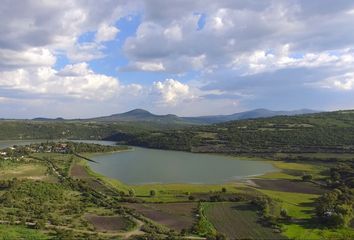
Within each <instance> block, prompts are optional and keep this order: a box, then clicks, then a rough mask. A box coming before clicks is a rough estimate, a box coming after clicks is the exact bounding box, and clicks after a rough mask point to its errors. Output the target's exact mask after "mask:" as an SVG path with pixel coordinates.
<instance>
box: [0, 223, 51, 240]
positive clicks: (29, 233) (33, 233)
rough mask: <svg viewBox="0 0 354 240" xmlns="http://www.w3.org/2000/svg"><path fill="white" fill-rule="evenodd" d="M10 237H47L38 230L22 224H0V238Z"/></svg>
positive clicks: (31, 239)
mask: <svg viewBox="0 0 354 240" xmlns="http://www.w3.org/2000/svg"><path fill="white" fill-rule="evenodd" d="M11 239H26V240H46V239H49V237H48V236H46V235H45V234H43V233H42V232H40V231H38V230H34V229H28V228H26V227H23V226H11V225H0V240H11Z"/></svg>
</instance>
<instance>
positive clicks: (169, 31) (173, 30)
mask: <svg viewBox="0 0 354 240" xmlns="http://www.w3.org/2000/svg"><path fill="white" fill-rule="evenodd" d="M163 34H164V36H165V37H166V38H167V39H169V40H172V41H180V40H182V38H183V33H182V30H181V28H180V26H178V25H174V26H171V27H168V28H166V29H165V30H164V31H163Z"/></svg>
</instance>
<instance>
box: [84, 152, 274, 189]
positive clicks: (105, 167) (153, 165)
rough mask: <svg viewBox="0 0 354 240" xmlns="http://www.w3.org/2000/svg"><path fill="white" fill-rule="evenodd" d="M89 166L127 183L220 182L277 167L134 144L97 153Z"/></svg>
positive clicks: (268, 170) (258, 162)
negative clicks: (114, 151) (130, 148)
mask: <svg viewBox="0 0 354 240" xmlns="http://www.w3.org/2000/svg"><path fill="white" fill-rule="evenodd" d="M91 158H92V159H93V160H95V161H96V162H97V163H94V162H89V165H90V167H91V168H92V169H93V170H94V171H96V172H98V173H100V174H102V175H104V176H107V177H110V178H115V179H118V180H119V181H122V182H123V183H126V184H132V185H135V184H152V183H196V184H197V183H198V184H219V183H225V182H231V181H234V180H237V179H241V178H245V177H249V176H255V175H261V174H264V173H267V172H272V171H276V170H277V169H276V168H274V167H273V166H272V165H271V164H269V163H267V162H263V161H247V160H238V159H237V158H235V157H228V156H222V155H215V154H200V153H199V154H198V153H188V152H179V151H166V150H156V149H147V148H140V147H134V148H133V149H132V150H131V151H124V152H116V153H105V154H97V155H93V156H92V157H91Z"/></svg>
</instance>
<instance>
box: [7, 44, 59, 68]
mask: <svg viewBox="0 0 354 240" xmlns="http://www.w3.org/2000/svg"><path fill="white" fill-rule="evenodd" d="M55 61H56V57H55V56H54V54H53V53H52V52H51V51H50V50H49V49H47V48H29V49H26V50H23V51H16V50H11V49H0V67H2V68H16V67H19V66H20V67H33V66H52V65H53V64H54V63H55Z"/></svg>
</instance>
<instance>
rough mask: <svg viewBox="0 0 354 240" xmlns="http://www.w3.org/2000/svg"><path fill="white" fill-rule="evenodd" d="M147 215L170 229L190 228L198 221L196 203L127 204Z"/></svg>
mask: <svg viewBox="0 0 354 240" xmlns="http://www.w3.org/2000/svg"><path fill="white" fill-rule="evenodd" d="M125 206H126V207H129V208H133V209H134V210H136V211H137V212H139V213H140V214H142V215H144V216H145V217H147V218H149V219H151V220H153V221H155V222H157V223H159V224H162V225H164V226H166V227H168V228H170V229H173V230H176V231H181V230H182V229H190V228H191V227H192V226H193V224H194V223H195V221H196V217H195V211H196V210H197V204H196V203H163V204H162V203H161V204H158V203H151V204H149V203H146V204H126V205H125Z"/></svg>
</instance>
